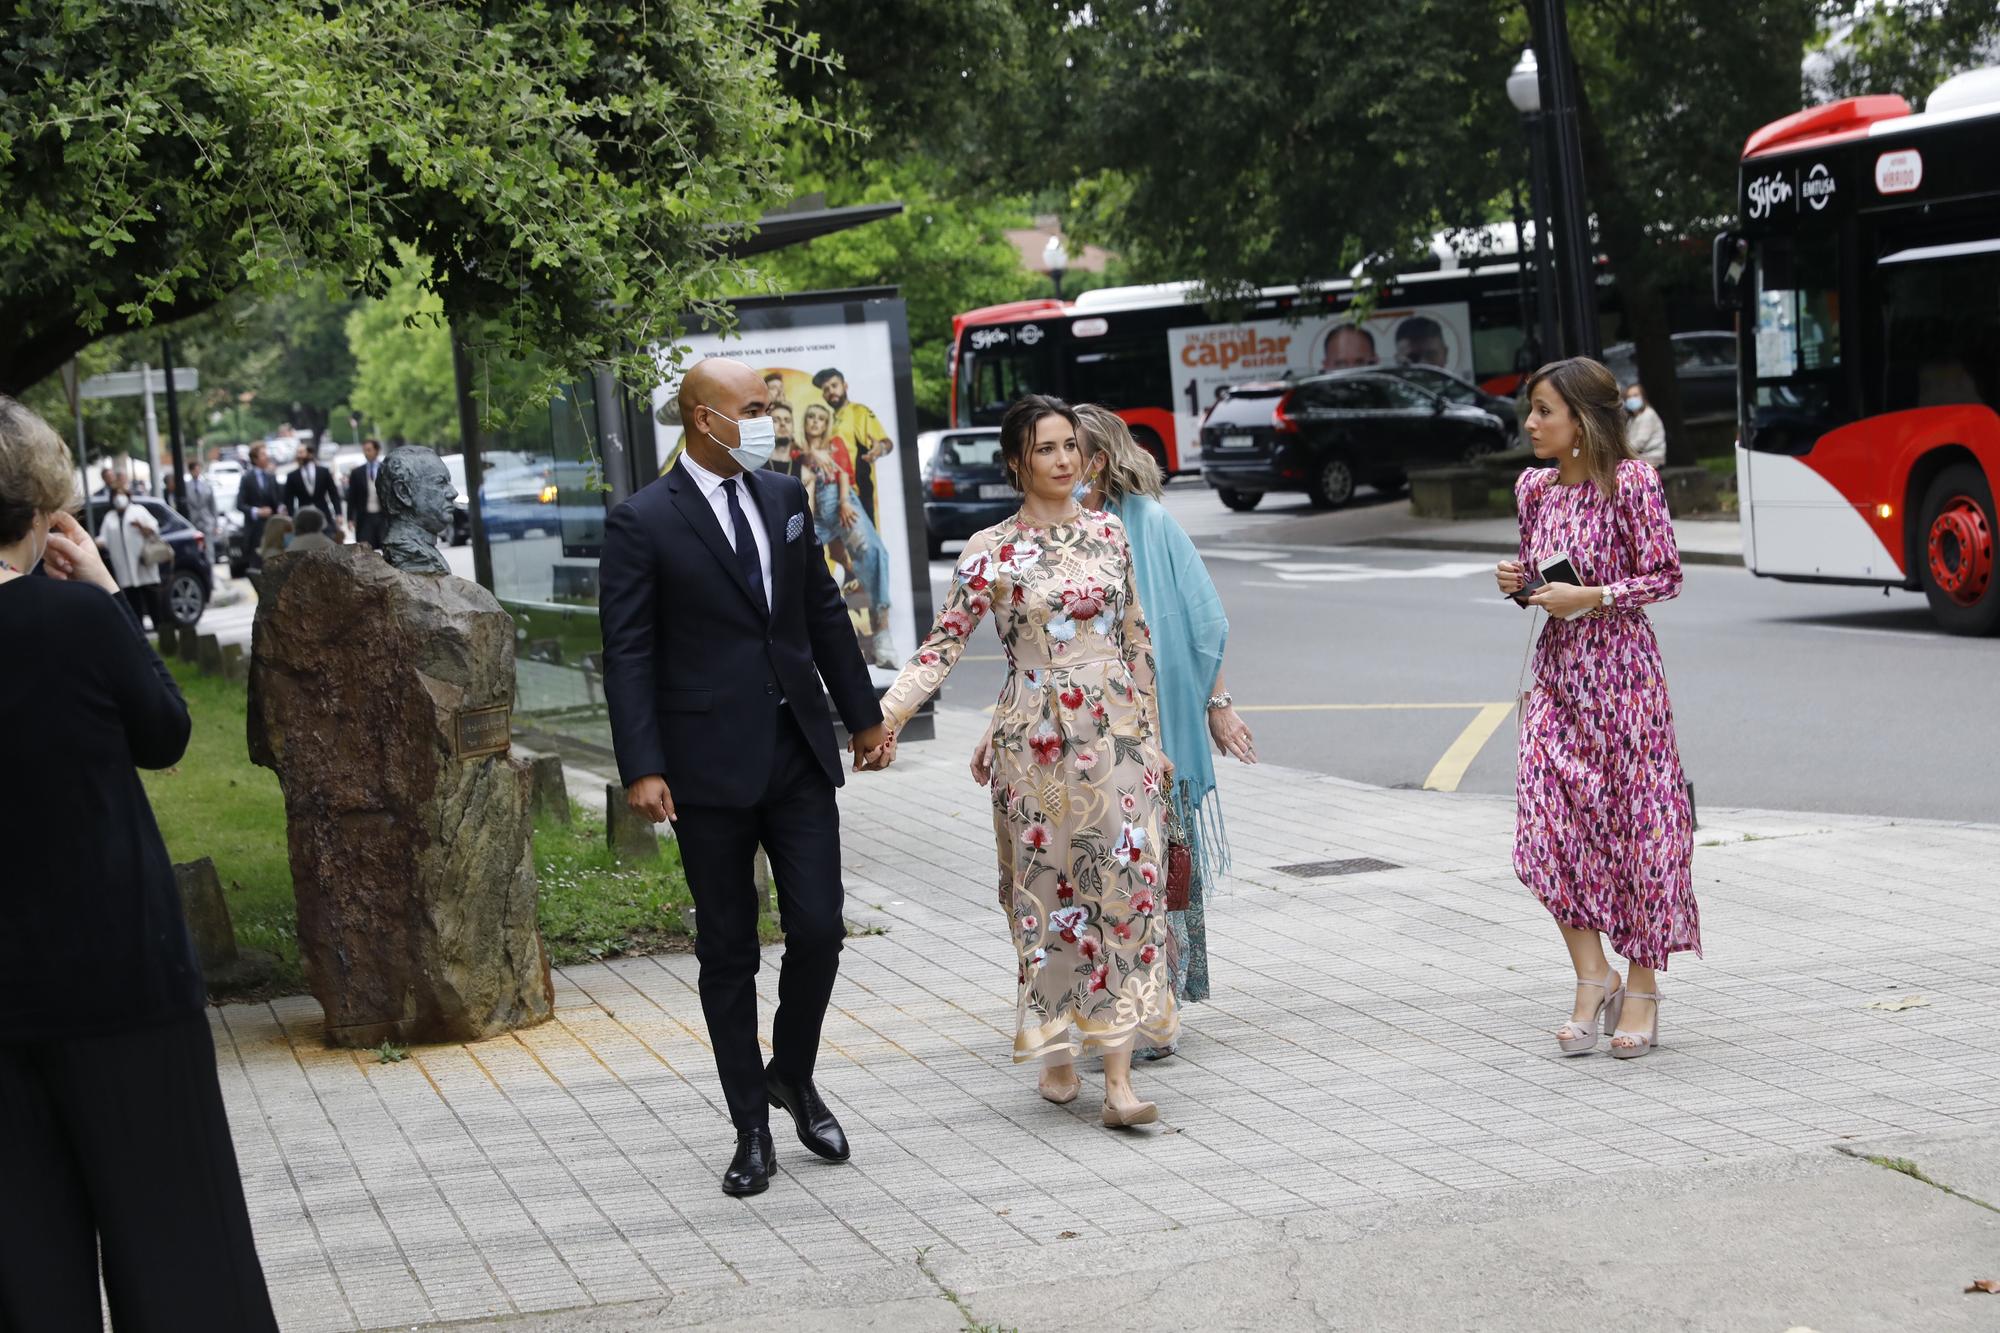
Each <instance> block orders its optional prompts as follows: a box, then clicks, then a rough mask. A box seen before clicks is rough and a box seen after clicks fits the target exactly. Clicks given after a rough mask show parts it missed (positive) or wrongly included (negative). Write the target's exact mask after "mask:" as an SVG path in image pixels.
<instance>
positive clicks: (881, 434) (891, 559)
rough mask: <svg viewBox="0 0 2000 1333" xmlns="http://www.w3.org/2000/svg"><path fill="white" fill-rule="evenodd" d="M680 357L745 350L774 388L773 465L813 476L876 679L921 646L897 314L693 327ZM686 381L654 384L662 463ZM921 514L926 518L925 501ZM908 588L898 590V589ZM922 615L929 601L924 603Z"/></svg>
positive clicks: (807, 482)
mask: <svg viewBox="0 0 2000 1333" xmlns="http://www.w3.org/2000/svg"><path fill="white" fill-rule="evenodd" d="M685 346H686V348H687V355H686V357H685V359H684V360H683V362H682V365H683V367H686V366H691V365H693V364H694V363H695V362H696V361H699V360H701V359H702V358H703V357H709V356H727V357H733V358H734V359H736V360H738V361H746V362H748V363H749V364H750V365H751V366H753V367H755V368H756V370H757V373H758V374H759V375H761V376H762V377H763V379H764V383H765V385H766V387H767V389H768V391H769V392H770V394H771V415H772V417H773V418H774V420H775V422H776V425H777V435H778V448H777V451H776V453H775V454H774V455H773V456H772V459H771V462H770V463H769V465H768V467H769V468H770V469H771V470H773V471H777V472H783V473H784V474H786V475H787V476H791V477H796V478H798V480H799V481H800V483H801V484H802V485H804V486H805V488H806V499H807V503H808V504H809V506H810V508H811V513H812V523H813V533H814V536H815V537H816V538H817V539H818V541H819V543H820V545H821V546H822V547H824V548H825V550H826V558H827V566H828V568H829V569H830V570H831V572H832V574H833V578H834V581H835V582H836V583H838V584H840V585H841V589H842V592H843V593H844V594H845V595H846V600H847V607H848V613H849V615H850V616H851V617H852V618H853V621H854V632H855V634H856V636H857V637H859V639H860V641H861V648H862V655H863V656H864V657H865V658H867V659H868V663H869V666H870V668H871V669H872V671H873V674H874V676H875V680H876V683H877V684H886V683H888V682H889V681H891V680H893V679H895V675H896V671H897V670H898V669H899V668H900V667H901V665H902V664H903V662H904V661H905V660H906V659H908V658H909V657H910V655H911V654H913V653H915V652H916V649H917V620H916V613H915V608H914V607H913V606H912V600H913V599H912V598H911V596H910V595H909V590H910V587H911V584H912V577H913V567H912V564H911V550H912V546H911V532H912V524H911V521H910V519H911V514H910V506H909V504H908V503H907V500H908V492H909V488H908V487H907V486H906V485H905V479H904V475H903V473H904V469H905V467H911V468H914V467H915V466H916V463H915V459H914V453H915V448H916V443H915V432H914V430H911V431H909V433H907V434H906V433H905V423H904V422H903V421H902V419H901V413H900V412H898V410H897V402H898V399H899V397H901V396H902V395H899V394H898V392H897V385H896V362H895V357H894V355H893V348H892V345H891V339H890V329H889V326H888V325H886V324H882V323H856V324H826V325H820V326H817V327H804V328H799V327H794V328H786V329H773V330H769V331H767V332H750V331H748V330H745V331H744V332H743V333H741V334H737V335H733V336H730V337H728V338H718V337H714V336H712V335H703V334H696V335H693V336H691V337H689V338H688V339H687V341H686V344H685ZM679 392H680V383H679V381H678V379H676V380H675V381H674V382H673V383H671V384H667V385H665V386H662V387H661V388H658V389H655V390H654V391H653V409H654V421H655V423H656V426H655V438H656V440H657V443H658V446H659V457H660V460H661V469H660V471H661V474H662V475H665V473H666V470H667V469H668V468H670V467H672V466H673V465H674V463H675V462H676V461H678V460H679V458H680V446H681V435H682V428H681V425H680V423H679V420H678V418H677V416H676V412H675V406H674V400H675V397H676V395H677V394H678V393H679ZM918 521H919V522H921V514H920V512H919V515H918ZM899 594H900V595H899ZM923 611H924V616H925V619H926V620H928V618H929V607H928V606H926V607H925V608H923Z"/></svg>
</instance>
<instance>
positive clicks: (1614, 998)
mask: <svg viewBox="0 0 2000 1333" xmlns="http://www.w3.org/2000/svg"><path fill="white" fill-rule="evenodd" d="M1576 984H1577V985H1579V986H1595V987H1597V989H1599V990H1601V991H1603V992H1604V998H1603V999H1601V1000H1599V1001H1598V1002H1597V1008H1596V1009H1594V1010H1592V1011H1591V1014H1590V1021H1589V1022H1588V1023H1579V1022H1577V1021H1576V1020H1575V1019H1574V1018H1572V1019H1571V1020H1570V1021H1569V1022H1567V1023H1565V1024H1563V1025H1562V1026H1561V1027H1560V1028H1557V1029H1556V1045H1558V1046H1560V1047H1562V1053H1563V1054H1564V1055H1588V1054H1589V1053H1590V1052H1592V1051H1594V1050H1596V1049H1597V1035H1598V1033H1600V1032H1602V1031H1604V1030H1605V1029H1606V1028H1613V1029H1615V1028H1616V1027H1617V1026H1618V1016H1619V1015H1620V1014H1621V1013H1623V1012H1624V1011H1625V983H1624V982H1622V981H1620V980H1619V979H1618V974H1617V973H1616V972H1606V973H1605V974H1604V976H1603V977H1602V978H1601V979H1599V980H1597V981H1589V980H1586V979H1585V978H1583V977H1578V978H1577V981H1576ZM1612 1054H1614V1055H1616V1054H1617V1051H1616V1050H1614V1051H1613V1052H1612Z"/></svg>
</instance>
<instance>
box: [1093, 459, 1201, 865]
mask: <svg viewBox="0 0 2000 1333" xmlns="http://www.w3.org/2000/svg"><path fill="white" fill-rule="evenodd" d="M1111 512H1113V513H1115V514H1117V515H1118V517H1119V519H1120V520H1121V521H1122V522H1123V523H1124V524H1125V535H1126V538H1127V540H1128V541H1130V543H1131V545H1132V563H1133V572H1134V574H1135V575H1136V580H1137V583H1138V585H1139V605H1140V607H1141V608H1142V609H1143V610H1144V611H1145V613H1146V625H1147V627H1148V628H1149V629H1151V630H1152V633H1153V659H1154V662H1155V664H1156V667H1157V672H1156V675H1157V681H1156V687H1157V690H1158V694H1159V712H1160V729H1161V731H1162V732H1164V733H1165V735H1164V736H1163V738H1162V739H1163V741H1164V744H1165V749H1166V752H1167V758H1168V759H1169V760H1170V761H1171V762H1172V763H1173V766H1174V777H1175V783H1174V788H1175V790H1174V805H1175V813H1176V814H1178V815H1179V817H1180V820H1181V827H1182V828H1183V829H1185V830H1186V831H1187V835H1188V838H1189V841H1190V842H1191V843H1192V844H1193V850H1194V852H1195V855H1196V857H1197V862H1198V867H1199V870H1200V872H1201V873H1200V874H1199V875H1198V876H1197V878H1198V879H1199V880H1202V881H1205V883H1206V884H1207V885H1209V886H1213V885H1215V884H1217V883H1218V882H1220V880H1221V878H1222V873H1223V872H1224V871H1225V870H1227V869H1228V867H1229V843H1228V839H1227V836H1226V834H1225V832H1224V830H1223V827H1222V801H1221V799H1220V798H1219V797H1217V796H1216V795H1215V747H1214V744H1213V743H1212V742H1211V741H1210V739H1209V735H1208V692H1209V690H1210V689H1211V688H1212V687H1213V686H1214V684H1215V676H1216V673H1217V672H1219V671H1220V670H1222V652H1223V648H1224V647H1225V646H1226V645H1227V644H1228V642H1229V617H1228V616H1226V615H1224V614H1223V612H1222V599H1221V597H1219V596H1217V595H1216V591H1215V583H1214V581H1213V580H1211V579H1210V578H1209V577H1208V568H1207V566H1205V565H1203V564H1202V562H1201V555H1200V553H1199V552H1197V551H1196V550H1195V548H1194V542H1193V541H1192V540H1191V539H1190V538H1189V537H1188V535H1187V532H1186V531H1185V530H1184V529H1183V528H1182V527H1181V525H1180V524H1179V523H1176V522H1175V521H1174V519H1173V516H1172V515H1171V514H1169V513H1167V511H1166V509H1165V507H1164V506H1162V505H1161V504H1160V503H1159V502H1158V501H1157V500H1154V499H1151V498H1150V497H1148V496H1144V495H1128V496H1126V497H1125V498H1124V499H1122V500H1120V501H1119V502H1118V503H1116V504H1114V505H1112V506H1111Z"/></svg>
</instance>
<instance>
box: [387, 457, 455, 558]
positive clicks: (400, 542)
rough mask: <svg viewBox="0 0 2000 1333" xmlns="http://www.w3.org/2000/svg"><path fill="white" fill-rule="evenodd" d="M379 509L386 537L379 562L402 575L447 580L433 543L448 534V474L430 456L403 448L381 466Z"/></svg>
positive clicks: (449, 518)
mask: <svg viewBox="0 0 2000 1333" xmlns="http://www.w3.org/2000/svg"><path fill="white" fill-rule="evenodd" d="M380 484H381V487H382V509H383V512H384V513H386V514H388V516H389V531H388V533H387V534H386V535H385V536H384V537H383V539H382V558H383V559H385V560H387V561H388V562H389V563H390V564H391V565H392V566H394V567H395V568H397V569H400V570H402V571H403V572H404V573H405V574H449V573H450V572H451V570H450V568H449V567H448V566H447V565H446V564H445V562H444V555H443V553H441V552H440V551H439V550H438V544H437V539H438V538H439V537H441V536H443V535H444V534H445V533H447V532H449V531H451V506H452V496H453V486H452V482H451V473H450V472H448V471H446V470H445V466H444V460H443V459H441V458H439V457H438V456H437V453H436V451H435V450H431V449H426V448H424V447H423V446H422V445H416V444H406V445H404V446H403V447H402V448H400V449H398V450H396V451H395V452H393V453H391V454H390V455H389V456H388V457H387V458H385V459H383V460H382V468H381V473H380Z"/></svg>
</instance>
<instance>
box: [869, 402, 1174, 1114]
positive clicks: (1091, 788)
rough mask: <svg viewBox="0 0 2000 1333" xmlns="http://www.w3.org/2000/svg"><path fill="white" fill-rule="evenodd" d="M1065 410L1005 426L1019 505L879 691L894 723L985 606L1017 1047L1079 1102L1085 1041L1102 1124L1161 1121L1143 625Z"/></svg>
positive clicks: (1155, 807) (931, 684) (1161, 995)
mask: <svg viewBox="0 0 2000 1333" xmlns="http://www.w3.org/2000/svg"><path fill="white" fill-rule="evenodd" d="M1077 436H1078V424H1077V418H1076V413H1074V412H1073V411H1071V410H1070V408H1069V406H1068V405H1067V404H1065V403H1063V402H1061V401H1060V400H1058V399H1054V398H1044V397H1040V396H1038V395H1029V396H1027V397H1025V398H1022V399H1021V400H1020V401H1019V402H1017V403H1015V404H1014V406H1013V407H1011V408H1009V409H1008V410H1007V415H1006V418H1005V419H1004V420H1003V421H1002V422H1001V423H1000V452H1001V456H1002V457H1003V458H1005V459H1006V462H1007V468H1008V471H1009V473H1010V475H1011V476H1012V478H1013V481H1014V485H1015V486H1016V488H1017V489H1019V490H1020V491H1021V492H1022V500H1021V509H1020V512H1019V513H1017V514H1015V515H1014V516H1013V517H1012V518H1009V519H1007V520H1005V521H1004V522H1001V523H996V524H994V525H993V526H992V527H990V528H987V529H986V530H985V531H983V532H980V533H978V534H976V535H975V536H974V537H973V538H972V539H971V540H970V541H968V542H967V543H966V544H965V554H964V555H963V556H962V557H961V558H960V559H959V562H958V570H957V572H956V573H955V574H953V576H952V580H951V588H950V591H949V592H947V593H946V595H945V604H944V609H943V610H942V611H940V612H939V613H938V618H937V624H936V626H935V627H934V628H933V629H932V630H931V632H930V635H929V637H927V638H926V639H925V640H924V641H923V643H922V644H921V645H920V646H919V647H918V649H917V655H916V656H915V657H913V658H911V659H910V663H909V665H908V666H906V667H904V668H903V673H902V675H900V676H898V677H897V678H896V683H895V684H894V685H892V686H890V687H889V692H888V693H887V694H885V695H884V696H883V698H882V720H883V722H884V723H886V724H887V725H888V728H889V730H890V732H891V733H892V734H893V733H895V732H897V731H900V730H902V728H903V724H904V723H905V722H907V721H909V719H910V715H911V714H912V713H914V712H916V711H917V709H918V707H919V706H920V705H922V703H923V702H924V700H926V699H928V698H930V696H931V695H932V694H933V693H935V692H936V690H937V688H938V686H940V685H942V684H943V683H944V678H945V676H946V675H948V674H949V673H950V671H951V668H952V666H953V664H954V663H956V662H957V661H958V658H959V655H960V654H961V653H963V652H964V651H965V644H966V640H968V639H970V638H971V637H972V632H973V630H974V629H975V628H977V627H978V625H979V622H980V621H981V620H982V619H984V618H985V617H986V615H987V614H988V613H989V612H990V613H991V614H992V616H993V619H994V623H995V626H996V628H997V629H998V630H999V631H1000V643H1001V646H1002V647H1003V648H1005V649H1006V653H1007V666H1008V671H1007V682H1006V684H1005V685H1003V686H1002V687H1001V690H1000V699H999V703H998V704H997V705H996V706H995V708H994V727H993V761H992V768H993V777H992V791H993V807H994V818H993V829H994V835H995V838H996V841H997V843H998V849H997V850H998V854H999V859H1000V866H1001V871H1002V873H1003V874H1006V875H1007V876H1008V877H1009V880H1010V883H1011V885H1012V893H1011V894H1010V902H1009V915H1010V916H1011V918H1012V921H1013V929H1014V946H1015V950H1016V953H1017V956H1018V959H1019V973H1018V980H1019V984H1020V990H1019V992H1018V1001H1017V1004H1016V1008H1015V1031H1014V1059H1015V1061H1016V1062H1017V1063H1025V1062H1027V1061H1030V1060H1040V1061H1041V1062H1042V1064H1043V1069H1042V1075H1041V1094H1042V1096H1044V1097H1046V1098H1048V1100H1050V1101H1052V1102H1058V1103H1061V1102H1070V1101H1074V1100H1075V1099H1076V1097H1077V1094H1078V1092H1079V1091H1080V1089H1081V1084H1080V1082H1079V1080H1078V1078H1077V1073H1076V1068H1075V1056H1076V1053H1077V1051H1078V1050H1079V1049H1084V1050H1096V1051H1099V1052H1101V1053H1102V1054H1103V1056H1104V1112H1103V1120H1104V1123H1105V1124H1106V1125H1107V1126H1111V1127H1114V1128H1118V1127H1125V1126H1131V1125H1143V1124H1150V1123H1152V1122H1153V1121H1154V1120H1156V1119H1158V1118H1159V1112H1158V1109H1157V1108H1156V1107H1155V1106H1154V1105H1153V1103H1151V1102H1147V1101H1141V1100H1140V1099H1139V1095H1138V1094H1137V1093H1136V1092H1134V1091H1133V1089H1132V1054H1133V1050H1134V1048H1135V1046H1165V1045H1168V1044H1170V1043H1172V1041H1173V1040H1174V1038H1175V1036H1176V1034H1177V1033H1178V1031H1179V1028H1180V1016H1179V1013H1178V1011H1177V1010H1176V1008H1175V999H1174V983H1173V978H1172V977H1171V976H1170V975H1169V973H1168V971H1167V916H1166V887H1167V886H1166V865H1167V863H1166V858H1165V856H1164V854H1163V853H1164V844H1163V839H1162V836H1161V829H1162V824H1163V818H1162V816H1163V813H1164V810H1165V802H1166V800H1167V799H1168V795H1167V794H1168V793H1169V792H1171V790H1172V783H1173V776H1172V774H1171V773H1170V772H1169V771H1168V768H1167V762H1166V755H1165V753H1164V752H1163V751H1162V750H1161V748H1160V725H1159V712H1158V708H1157V705H1156V704H1155V702H1154V695H1153V681H1154V660H1153V643H1152V636H1151V635H1150V634H1149V633H1148V632H1147V629H1146V618H1145V613H1144V612H1143V611H1142V610H1141V609H1140V606H1139V594H1138V590H1137V579H1136V576H1135V575H1134V573H1133V569H1132V551H1131V548H1130V546H1129V545H1128V544H1127V543H1126V540H1125V527H1124V524H1122V523H1120V522H1119V521H1118V519H1117V518H1115V517H1114V516H1112V515H1110V514H1106V513H1101V512H1099V511H1097V510H1093V509H1085V508H1084V507H1083V506H1082V505H1081V504H1080V503H1079V502H1078V501H1077V499H1076V498H1075V491H1076V489H1077V487H1078V485H1079V483H1081V482H1082V481H1083V479H1084V457H1083V450H1082V447H1081V446H1080V445H1079V443H1078V439H1077Z"/></svg>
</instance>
